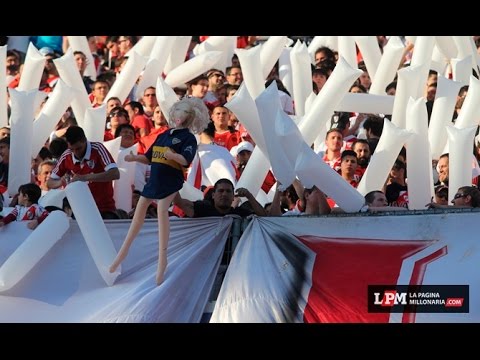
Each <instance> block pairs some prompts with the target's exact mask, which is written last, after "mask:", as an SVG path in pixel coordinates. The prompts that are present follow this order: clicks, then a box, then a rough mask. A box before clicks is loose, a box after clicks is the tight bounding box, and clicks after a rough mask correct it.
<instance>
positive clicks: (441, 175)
mask: <svg viewBox="0 0 480 360" xmlns="http://www.w3.org/2000/svg"><path fill="white" fill-rule="evenodd" d="M448 164H449V155H448V153H447V154H443V155H441V156H440V158H439V159H438V163H437V172H438V183H439V184H441V185H445V186H448V173H449V166H448Z"/></svg>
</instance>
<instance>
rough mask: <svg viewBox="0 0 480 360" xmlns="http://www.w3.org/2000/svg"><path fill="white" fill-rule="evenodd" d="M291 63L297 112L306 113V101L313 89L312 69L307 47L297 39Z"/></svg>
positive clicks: (301, 114)
mask: <svg viewBox="0 0 480 360" xmlns="http://www.w3.org/2000/svg"><path fill="white" fill-rule="evenodd" d="M290 63H291V65H292V78H293V94H294V98H293V100H294V102H295V114H296V115H299V116H303V115H305V101H306V100H307V97H308V96H309V95H310V93H311V92H312V90H313V85H312V70H311V65H310V59H309V56H308V51H307V47H306V46H305V44H303V43H302V42H300V41H297V42H296V44H295V46H294V47H293V49H292V51H290Z"/></svg>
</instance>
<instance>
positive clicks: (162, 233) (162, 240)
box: [155, 193, 176, 285]
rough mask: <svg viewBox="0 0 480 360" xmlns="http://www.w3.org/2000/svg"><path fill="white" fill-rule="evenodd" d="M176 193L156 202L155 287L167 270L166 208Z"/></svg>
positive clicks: (167, 233) (168, 231)
mask: <svg viewBox="0 0 480 360" xmlns="http://www.w3.org/2000/svg"><path fill="white" fill-rule="evenodd" d="M175 195H176V193H173V194H171V195H169V196H167V197H166V198H165V199H161V200H158V206H157V213H158V267H157V276H156V278H155V280H156V282H157V285H160V284H161V283H162V282H163V278H164V275H165V270H166V269H167V247H168V239H169V238H170V220H169V219H168V208H169V207H170V204H171V202H172V200H173V198H174V197H175Z"/></svg>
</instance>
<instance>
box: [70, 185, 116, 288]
mask: <svg viewBox="0 0 480 360" xmlns="http://www.w3.org/2000/svg"><path fill="white" fill-rule="evenodd" d="M65 192H66V194H67V198H68V202H69V203H70V206H71V208H72V210H73V213H74V214H75V219H76V220H77V222H78V227H79V228H80V231H81V232H82V235H83V238H84V239H85V242H86V243H87V247H88V250H89V251H90V254H91V255H92V258H93V261H94V262H95V265H96V266H97V269H98V272H99V273H100V275H101V276H102V278H103V280H104V281H105V283H106V284H107V285H108V286H112V285H113V283H114V282H115V279H116V278H117V276H118V275H119V274H120V272H121V267H118V269H117V270H116V271H115V272H114V273H110V272H109V267H110V264H111V263H112V262H113V260H114V259H115V257H116V255H117V252H116V251H115V247H114V246H113V242H112V239H111V238H110V234H109V233H108V231H107V228H106V227H105V223H104V222H103V219H102V217H101V216H100V212H99V211H98V208H97V205H96V204H95V200H94V199H93V196H92V193H91V192H90V189H89V188H88V185H87V184H86V183H84V182H82V181H75V182H72V183H70V184H68V186H67V187H66V188H65Z"/></svg>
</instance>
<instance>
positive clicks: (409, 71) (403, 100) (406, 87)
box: [392, 66, 424, 129]
mask: <svg viewBox="0 0 480 360" xmlns="http://www.w3.org/2000/svg"><path fill="white" fill-rule="evenodd" d="M423 68H424V66H409V67H407V68H403V69H401V70H398V83H397V91H396V92H395V101H394V103H393V113H392V123H393V124H394V125H395V126H397V127H399V128H401V129H404V128H405V121H406V119H405V116H406V112H407V103H408V99H409V98H410V97H414V96H416V94H417V90H418V83H419V81H420V75H421V74H423V73H424V71H423V70H424V69H423ZM422 81H423V80H422ZM420 96H423V94H422V95H420ZM420 96H417V97H420Z"/></svg>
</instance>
